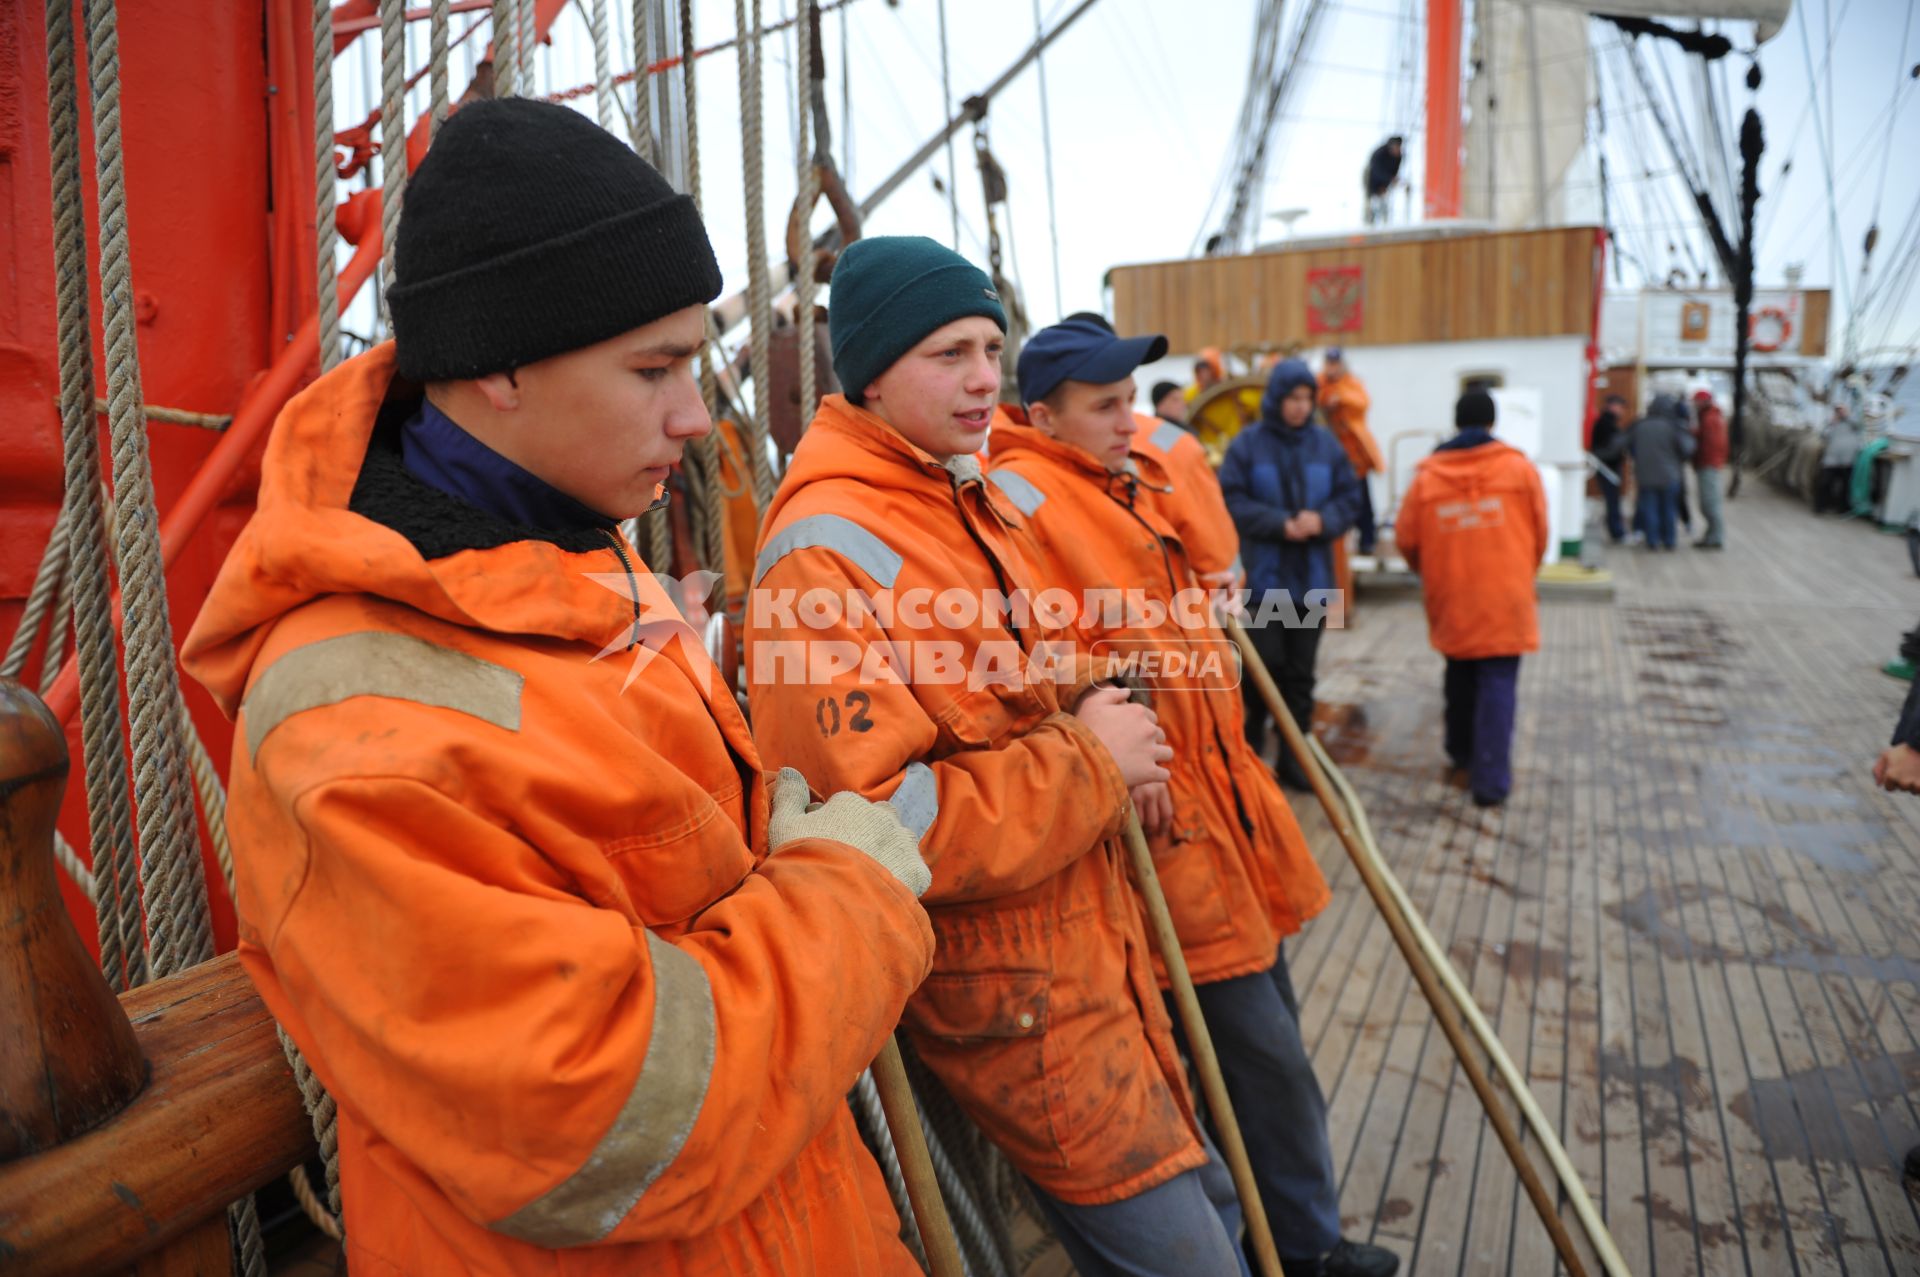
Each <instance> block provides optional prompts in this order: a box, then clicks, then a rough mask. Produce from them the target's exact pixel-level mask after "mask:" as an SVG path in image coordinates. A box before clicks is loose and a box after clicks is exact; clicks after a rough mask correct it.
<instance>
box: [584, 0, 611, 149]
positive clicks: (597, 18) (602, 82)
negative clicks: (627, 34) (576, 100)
mask: <svg viewBox="0 0 1920 1277" xmlns="http://www.w3.org/2000/svg"><path fill="white" fill-rule="evenodd" d="M587 28H588V30H589V32H590V33H591V34H592V36H593V105H594V109H595V110H596V111H598V112H599V115H600V127H601V128H603V129H605V130H606V131H607V132H609V133H611V132H613V63H612V60H611V59H610V57H609V56H608V54H607V0H593V9H592V11H591V14H590V16H589V17H588V19H587Z"/></svg>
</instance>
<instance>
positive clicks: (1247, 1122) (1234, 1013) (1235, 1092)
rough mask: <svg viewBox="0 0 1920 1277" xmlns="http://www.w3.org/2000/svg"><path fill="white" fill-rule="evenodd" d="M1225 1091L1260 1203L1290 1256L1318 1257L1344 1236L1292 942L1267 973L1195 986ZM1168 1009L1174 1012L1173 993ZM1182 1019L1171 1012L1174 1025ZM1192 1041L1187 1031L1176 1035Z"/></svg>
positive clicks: (1276, 1244)
mask: <svg viewBox="0 0 1920 1277" xmlns="http://www.w3.org/2000/svg"><path fill="white" fill-rule="evenodd" d="M1195 992H1196V993H1198V994H1199V997H1200V1011H1201V1014H1202V1015H1203V1016H1204V1017H1205V1018H1206V1021H1207V1032H1208V1033H1210V1034H1211V1035H1212V1036H1213V1046H1214V1050H1215V1052H1216V1053H1218V1055H1219V1057H1220V1072H1221V1075H1222V1076H1223V1077H1224V1078H1225V1080H1226V1083H1227V1098H1228V1099H1229V1100H1231V1101H1232V1102H1233V1115H1234V1118H1235V1120H1237V1121H1238V1122H1239V1123H1240V1134H1241V1135H1242V1136H1243V1137H1245V1139H1246V1143H1247V1160H1248V1161H1249V1162H1250V1163H1252V1165H1253V1177H1254V1179H1255V1180H1256V1181H1257V1182H1258V1183H1259V1185H1260V1204H1261V1205H1262V1206H1263V1207H1265V1208H1266V1212H1267V1223H1268V1225H1269V1227H1271V1228H1272V1229H1273V1243H1274V1248H1275V1249H1276V1250H1278V1251H1279V1252H1280V1257H1281V1258H1282V1259H1286V1260H1296V1259H1300V1260H1305V1259H1314V1258H1317V1257H1319V1256H1321V1255H1324V1254H1326V1253H1327V1252H1328V1251H1330V1250H1332V1249H1333V1248H1334V1245H1335V1244H1336V1243H1338V1242H1339V1240H1340V1184H1339V1181H1338V1180H1337V1179H1335V1178H1334V1173H1333V1150H1332V1148H1331V1147H1329V1145H1328V1143H1327V1100H1326V1096H1325V1095H1324V1094H1323V1093H1322V1092H1321V1090H1320V1080H1319V1079H1318V1078H1316V1077H1315V1076H1314V1075H1313V1061H1312V1060H1310V1059H1309V1058H1308V1057H1307V1046H1306V1042H1305V1041H1304V1040H1303V1039H1302V1038H1301V1036H1300V1001H1299V999H1298V998H1297V997H1296V996H1295V995H1294V991H1293V978H1292V976H1290V975H1289V974H1288V972H1287V955H1286V950H1285V949H1284V948H1282V949H1281V950H1280V952H1279V953H1278V954H1276V955H1275V956H1274V960H1273V965H1272V966H1271V967H1269V968H1268V969H1267V970H1265V971H1256V972H1254V973H1253V974H1252V975H1246V976H1240V977H1238V978H1237V979H1233V980H1217V981H1215V982H1213V983H1212V984H1203V985H1199V986H1197V987H1196V989H1195ZM1168 1009H1169V1011H1170V1012H1172V1011H1173V1005H1172V999H1171V998H1169V999H1168ZM1179 1023H1180V1017H1179V1015H1178V1014H1177V1013H1175V1014H1174V1024H1175V1026H1176V1031H1178V1025H1179ZM1179 1036H1180V1044H1181V1046H1182V1047H1183V1048H1184V1047H1185V1046H1186V1035H1185V1033H1184V1032H1181V1033H1180V1035H1179Z"/></svg>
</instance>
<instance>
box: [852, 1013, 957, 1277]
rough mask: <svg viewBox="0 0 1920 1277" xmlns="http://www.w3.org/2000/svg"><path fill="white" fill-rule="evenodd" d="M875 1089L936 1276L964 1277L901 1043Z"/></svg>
mask: <svg viewBox="0 0 1920 1277" xmlns="http://www.w3.org/2000/svg"><path fill="white" fill-rule="evenodd" d="M873 1085H874V1087H875V1089H876V1090H878V1091H879V1092H880V1110H881V1112H883V1113H885V1114H886V1117H887V1130H888V1131H890V1132H892V1134H893V1151H894V1154H895V1155H896V1156H897V1157H899V1159H900V1177H901V1178H902V1179H904V1180H905V1181H906V1182H907V1202H908V1204H909V1205H911V1206H912V1207H913V1219H914V1223H915V1224H916V1225H917V1226H918V1227H919V1229H920V1245H921V1246H922V1247H923V1248H924V1249H925V1250H926V1252H927V1263H928V1264H929V1265H930V1266H931V1267H932V1268H933V1277H966V1271H967V1270H966V1266H965V1265H963V1264H962V1263H961V1262H960V1243H959V1242H958V1241H957V1240H956V1239H955V1238H954V1235H953V1221H952V1220H951V1219H949V1218H947V1203H946V1201H945V1199H944V1198H942V1197H941V1196H940V1182H939V1180H937V1179H935V1178H934V1174H933V1159H932V1158H931V1157H929V1156H928V1155H927V1136H926V1132H925V1131H923V1130H921V1129H920V1106H919V1105H917V1104H915V1103H914V1102H913V1087H912V1086H911V1085H910V1084H909V1083H908V1082H907V1066H906V1064H905V1062H903V1061H902V1060H901V1059H900V1044H899V1043H898V1042H895V1041H894V1040H893V1039H892V1038H891V1037H889V1038H888V1039H887V1044H886V1045H885V1046H883V1047H881V1048H880V1054H879V1055H878V1056H876V1057H875V1058H874V1061H873Z"/></svg>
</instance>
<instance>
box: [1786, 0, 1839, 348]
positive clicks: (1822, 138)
mask: <svg viewBox="0 0 1920 1277" xmlns="http://www.w3.org/2000/svg"><path fill="white" fill-rule="evenodd" d="M1828 12H1829V14H1831V12H1832V5H1831V4H1829V5H1828ZM1796 25H1797V26H1799V28H1800V53H1801V57H1802V60H1803V61H1804V63H1805V65H1806V70H1807V89H1808V96H1809V99H1810V102H1809V105H1811V107H1812V108H1813V136H1814V140H1815V141H1816V142H1818V143H1819V145H1820V165H1821V168H1822V169H1823V170H1824V171H1825V174H1826V179H1827V235H1828V240H1827V268H1828V270H1829V271H1830V272H1831V274H1832V276H1833V288H1834V291H1835V292H1838V293H1840V294H1841V297H1842V302H1841V309H1842V310H1843V311H1846V312H1848V313H1851V312H1852V310H1853V295H1852V291H1851V288H1850V284H1849V281H1848V279H1847V277H1846V271H1845V269H1844V268H1843V267H1844V262H1845V255H1846V249H1845V246H1844V245H1842V244H1841V242H1840V210H1839V206H1838V204H1837V203H1836V202H1835V198H1834V189H1833V147H1832V145H1831V142H1830V139H1831V137H1832V129H1833V117H1832V115H1831V112H1830V111H1829V114H1827V115H1826V116H1825V117H1822V115H1821V112H1820V85H1819V81H1818V80H1817V79H1816V78H1815V77H1814V74H1813V45H1812V43H1811V42H1810V41H1809V40H1808V37H1807V24H1806V21H1805V20H1804V18H1803V19H1802V21H1800V22H1799V23H1797V24H1796ZM1827 50H1828V54H1829V56H1831V54H1832V50H1833V44H1832V36H1831V33H1829V36H1828V44H1827ZM1829 79H1831V76H1829ZM1828 106H1829V108H1831V106H1832V99H1831V98H1829V99H1828ZM1823 118H1824V120H1825V127H1824V128H1823V127H1822V119H1823Z"/></svg>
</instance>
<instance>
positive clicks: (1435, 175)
mask: <svg viewBox="0 0 1920 1277" xmlns="http://www.w3.org/2000/svg"><path fill="white" fill-rule="evenodd" d="M1460 3H1461V0H1427V175H1426V188H1427V199H1426V211H1427V218H1428V220H1433V219H1435V218H1443V217H1458V216H1460V132H1461V129H1460V124H1461V121H1460Z"/></svg>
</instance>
